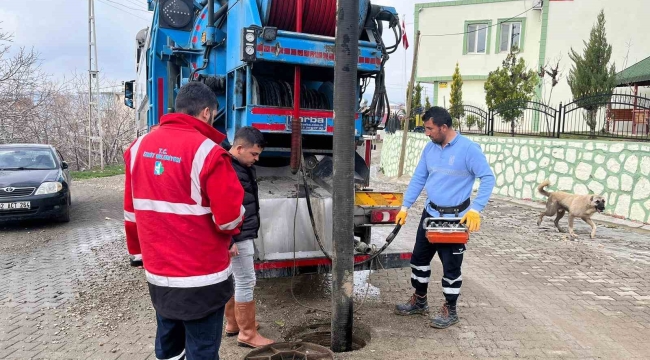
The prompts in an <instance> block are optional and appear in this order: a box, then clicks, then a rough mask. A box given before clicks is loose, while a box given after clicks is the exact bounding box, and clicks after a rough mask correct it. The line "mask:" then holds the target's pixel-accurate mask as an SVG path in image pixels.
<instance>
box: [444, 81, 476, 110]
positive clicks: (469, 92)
mask: <svg viewBox="0 0 650 360" xmlns="http://www.w3.org/2000/svg"><path fill="white" fill-rule="evenodd" d="M484 83H485V82H484V81H466V80H463V103H464V104H468V105H475V106H480V107H485V90H484V89H483V84H484ZM450 93H451V81H449V82H448V83H447V88H446V89H439V90H438V106H443V105H447V106H449V94H450ZM445 101H446V104H445Z"/></svg>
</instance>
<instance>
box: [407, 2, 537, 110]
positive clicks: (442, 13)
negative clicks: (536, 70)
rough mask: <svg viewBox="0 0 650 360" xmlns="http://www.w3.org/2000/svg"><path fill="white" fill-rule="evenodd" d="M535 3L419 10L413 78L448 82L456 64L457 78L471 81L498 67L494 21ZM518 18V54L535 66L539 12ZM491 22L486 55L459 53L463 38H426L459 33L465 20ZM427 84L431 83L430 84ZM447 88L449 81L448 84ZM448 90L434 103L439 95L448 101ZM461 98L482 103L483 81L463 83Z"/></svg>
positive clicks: (461, 50) (444, 90)
mask: <svg viewBox="0 0 650 360" xmlns="http://www.w3.org/2000/svg"><path fill="white" fill-rule="evenodd" d="M537 1H538V0H517V1H505V2H496V3H486V4H471V5H460V6H458V5H456V6H444V7H430V8H423V9H422V10H421V11H420V12H419V14H418V13H416V15H415V16H418V15H419V19H418V28H419V30H420V32H421V35H422V38H421V45H420V50H419V51H420V55H419V56H418V57H419V58H418V71H417V77H418V78H419V79H421V80H423V81H427V80H426V78H432V77H436V78H439V77H447V78H449V79H451V76H452V74H453V72H454V68H455V66H456V62H458V64H459V67H460V72H461V75H463V76H466V77H468V78H471V77H473V76H476V75H479V76H482V77H486V76H487V74H488V73H489V72H490V71H492V70H494V69H496V68H497V67H498V66H500V65H501V63H502V62H503V60H504V59H505V57H506V55H507V54H506V53H495V52H496V44H497V42H498V41H499V39H498V38H497V32H498V31H497V25H496V24H497V22H498V20H499V19H507V18H510V17H512V16H514V15H517V14H520V13H522V12H524V11H525V10H526V9H529V8H530V7H532V6H533V4H534V3H535V2H537ZM519 17H525V18H526V25H525V26H526V27H525V31H524V33H525V34H524V38H523V44H524V49H523V51H522V52H521V55H522V56H523V58H524V59H525V60H526V62H527V63H528V64H532V66H535V67H536V66H537V63H538V61H539V39H540V29H541V11H539V10H533V11H529V12H528V13H526V14H524V15H521V16H519ZM473 20H491V21H492V25H494V26H493V27H492V28H491V31H490V32H489V36H490V39H489V41H488V43H489V44H488V51H489V53H488V54H463V50H464V49H463V35H449V36H429V35H440V34H450V33H463V32H465V31H466V29H465V21H473ZM430 80H431V79H429V81H427V82H431V83H433V81H430ZM449 86H451V81H449ZM449 90H450V88H447V89H440V90H439V93H438V104H442V103H443V96H446V98H447V99H449V96H448V92H449ZM463 99H464V100H465V102H468V103H478V104H483V103H484V102H485V95H484V92H483V80H480V81H477V79H476V78H474V79H472V80H469V79H466V80H465V86H464V87H463Z"/></svg>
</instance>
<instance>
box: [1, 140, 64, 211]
mask: <svg viewBox="0 0 650 360" xmlns="http://www.w3.org/2000/svg"><path fill="white" fill-rule="evenodd" d="M70 186H71V178H70V172H69V170H68V164H67V163H66V162H65V161H64V160H63V156H61V153H60V152H59V151H58V150H56V149H55V148H54V147H53V146H51V145H35V144H5V145H0V221H2V222H5V221H14V220H27V219H55V220H58V221H62V222H68V221H70V205H71V203H72V201H71V199H72V198H71V193H70Z"/></svg>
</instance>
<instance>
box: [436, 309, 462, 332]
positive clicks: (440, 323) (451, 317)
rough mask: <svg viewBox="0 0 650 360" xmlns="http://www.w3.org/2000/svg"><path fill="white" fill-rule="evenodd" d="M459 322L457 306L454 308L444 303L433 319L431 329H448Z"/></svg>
mask: <svg viewBox="0 0 650 360" xmlns="http://www.w3.org/2000/svg"><path fill="white" fill-rule="evenodd" d="M457 322H458V313H456V305H454V306H452V305H449V304H447V303H444V304H443V305H442V307H441V308H440V310H439V311H438V314H437V315H436V316H435V317H433V318H431V327H434V328H436V329H446V328H448V327H450V326H452V325H454V324H455V323H457Z"/></svg>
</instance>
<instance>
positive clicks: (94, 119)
mask: <svg viewBox="0 0 650 360" xmlns="http://www.w3.org/2000/svg"><path fill="white" fill-rule="evenodd" d="M96 35H97V33H96V31H95V0H88V168H92V158H93V143H94V142H99V162H100V167H101V169H102V170H104V141H103V139H102V133H103V131H102V118H101V114H100V111H99V105H100V104H99V103H100V95H99V67H98V66H97V36H96ZM94 125H95V126H97V136H93V126H94Z"/></svg>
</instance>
